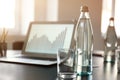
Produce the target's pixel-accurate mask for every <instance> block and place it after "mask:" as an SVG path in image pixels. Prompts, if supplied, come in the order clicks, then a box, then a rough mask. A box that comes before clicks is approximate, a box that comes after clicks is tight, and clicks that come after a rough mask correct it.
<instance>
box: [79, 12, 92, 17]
mask: <svg viewBox="0 0 120 80" xmlns="http://www.w3.org/2000/svg"><path fill="white" fill-rule="evenodd" d="M80 18H90V16H89V12H81V14H80Z"/></svg>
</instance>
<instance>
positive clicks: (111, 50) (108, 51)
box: [104, 17, 117, 62]
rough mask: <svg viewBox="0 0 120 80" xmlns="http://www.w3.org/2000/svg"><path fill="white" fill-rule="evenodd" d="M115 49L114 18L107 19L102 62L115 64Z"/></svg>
mask: <svg viewBox="0 0 120 80" xmlns="http://www.w3.org/2000/svg"><path fill="white" fill-rule="evenodd" d="M116 49H117V35H116V31H115V26H114V17H111V18H110V19H109V25H108V28H107V33H106V38H105V53H104V62H115V61H116V54H115V50H116Z"/></svg>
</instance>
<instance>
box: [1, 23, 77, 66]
mask: <svg viewBox="0 0 120 80" xmlns="http://www.w3.org/2000/svg"><path fill="white" fill-rule="evenodd" d="M74 31H75V22H73V21H65V22H62V21H57V22H48V21H47V22H31V23H30V25H29V29H28V33H27V36H26V40H25V44H24V47H23V50H22V53H19V55H16V56H12V57H9V56H7V57H2V58H0V61H6V62H16V63H26V64H37V65H52V64H55V63H56V62H57V60H56V54H57V51H58V49H59V48H73V45H74V43H73V42H74V39H73V36H74Z"/></svg>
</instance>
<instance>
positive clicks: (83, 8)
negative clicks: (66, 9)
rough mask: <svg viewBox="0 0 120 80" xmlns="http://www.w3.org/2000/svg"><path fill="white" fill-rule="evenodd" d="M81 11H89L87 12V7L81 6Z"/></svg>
mask: <svg viewBox="0 0 120 80" xmlns="http://www.w3.org/2000/svg"><path fill="white" fill-rule="evenodd" d="M81 11H82V12H88V11H89V10H88V7H87V6H82V7H81Z"/></svg>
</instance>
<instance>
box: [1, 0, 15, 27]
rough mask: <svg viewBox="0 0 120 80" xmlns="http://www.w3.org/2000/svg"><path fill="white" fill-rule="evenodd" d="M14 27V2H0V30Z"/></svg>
mask: <svg viewBox="0 0 120 80" xmlns="http://www.w3.org/2000/svg"><path fill="white" fill-rule="evenodd" d="M14 26H15V0H0V28H3V27H5V28H13V27H14Z"/></svg>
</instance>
